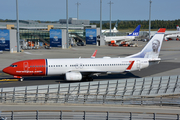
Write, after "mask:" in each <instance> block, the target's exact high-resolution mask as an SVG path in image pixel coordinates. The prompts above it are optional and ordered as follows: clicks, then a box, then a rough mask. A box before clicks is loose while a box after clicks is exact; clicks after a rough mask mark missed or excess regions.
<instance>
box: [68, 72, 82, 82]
mask: <svg viewBox="0 0 180 120" xmlns="http://www.w3.org/2000/svg"><path fill="white" fill-rule="evenodd" d="M65 76H66V80H67V81H80V80H82V74H81V73H80V72H68V73H66V74H65Z"/></svg>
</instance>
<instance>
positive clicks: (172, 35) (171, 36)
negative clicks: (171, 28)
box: [164, 25, 180, 41]
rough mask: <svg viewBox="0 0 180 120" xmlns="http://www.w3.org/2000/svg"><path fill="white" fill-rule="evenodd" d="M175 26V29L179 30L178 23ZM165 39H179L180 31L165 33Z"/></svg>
mask: <svg viewBox="0 0 180 120" xmlns="http://www.w3.org/2000/svg"><path fill="white" fill-rule="evenodd" d="M176 28H177V31H180V28H179V26H178V25H176ZM164 38H165V40H166V41H168V40H173V39H174V40H179V39H180V32H177V33H171V34H167V35H165V37H164Z"/></svg>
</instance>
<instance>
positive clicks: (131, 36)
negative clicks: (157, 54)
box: [104, 25, 141, 43]
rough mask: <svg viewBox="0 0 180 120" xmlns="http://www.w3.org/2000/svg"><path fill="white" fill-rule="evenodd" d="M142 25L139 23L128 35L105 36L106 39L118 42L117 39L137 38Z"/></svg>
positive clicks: (129, 39) (128, 39)
mask: <svg viewBox="0 0 180 120" xmlns="http://www.w3.org/2000/svg"><path fill="white" fill-rule="evenodd" d="M140 28H141V25H138V26H137V27H136V29H135V30H134V31H133V32H132V33H131V34H130V35H128V36H105V38H104V40H105V41H106V42H111V41H113V42H115V43H116V42H117V41H132V40H134V39H135V37H136V36H139V30H140Z"/></svg>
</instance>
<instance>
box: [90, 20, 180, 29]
mask: <svg viewBox="0 0 180 120" xmlns="http://www.w3.org/2000/svg"><path fill="white" fill-rule="evenodd" d="M91 25H96V26H97V27H100V22H99V23H97V22H91ZM114 25H115V22H114V21H113V22H112V23H111V28H112V29H113V27H114ZM138 25H141V29H149V20H133V21H119V23H118V27H117V29H130V28H132V29H134V28H136V27H137V26H138ZM176 25H179V26H180V19H178V20H152V21H151V29H159V28H166V29H176ZM109 28H110V24H109V22H105V23H103V24H102V29H109Z"/></svg>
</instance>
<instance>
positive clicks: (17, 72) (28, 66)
mask: <svg viewBox="0 0 180 120" xmlns="http://www.w3.org/2000/svg"><path fill="white" fill-rule="evenodd" d="M12 65H15V67H11V66H9V67H7V68H5V69H3V71H4V72H6V73H8V74H10V75H14V76H44V75H46V61H45V59H34V60H23V61H19V62H15V63H13V64H12Z"/></svg>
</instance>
